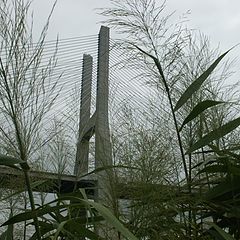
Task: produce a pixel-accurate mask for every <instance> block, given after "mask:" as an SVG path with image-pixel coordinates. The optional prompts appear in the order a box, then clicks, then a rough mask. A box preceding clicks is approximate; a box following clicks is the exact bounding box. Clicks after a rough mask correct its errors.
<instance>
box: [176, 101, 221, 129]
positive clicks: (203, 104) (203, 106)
mask: <svg viewBox="0 0 240 240" xmlns="http://www.w3.org/2000/svg"><path fill="white" fill-rule="evenodd" d="M221 103H224V102H220V101H213V100H205V101H202V102H200V103H198V104H197V105H196V106H195V107H194V108H193V110H192V111H191V112H190V113H189V114H188V116H187V117H186V118H185V120H184V121H183V123H182V126H181V127H180V129H179V131H181V130H182V128H183V127H184V126H185V125H186V124H187V123H189V122H190V121H192V120H193V119H194V118H196V117H197V116H198V115H200V114H201V113H202V112H203V111H205V110H206V109H208V108H210V107H213V106H216V105H218V104H221Z"/></svg>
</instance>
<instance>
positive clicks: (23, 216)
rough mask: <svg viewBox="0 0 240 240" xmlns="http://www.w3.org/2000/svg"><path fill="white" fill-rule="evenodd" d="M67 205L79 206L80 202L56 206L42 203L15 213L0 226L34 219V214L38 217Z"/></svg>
mask: <svg viewBox="0 0 240 240" xmlns="http://www.w3.org/2000/svg"><path fill="white" fill-rule="evenodd" d="M69 206H72V207H79V206H82V204H68V205H67V204H66V205H57V206H49V205H44V206H43V207H39V208H37V209H36V210H35V211H27V212H24V213H20V214H17V215H15V216H13V217H12V218H10V219H9V220H7V221H6V222H5V223H3V224H2V225H1V226H6V225H9V224H14V223H19V222H23V221H27V220H30V219H34V218H35V217H36V216H38V217H40V216H43V215H45V214H48V213H50V212H55V211H57V210H59V209H64V208H66V207H69Z"/></svg>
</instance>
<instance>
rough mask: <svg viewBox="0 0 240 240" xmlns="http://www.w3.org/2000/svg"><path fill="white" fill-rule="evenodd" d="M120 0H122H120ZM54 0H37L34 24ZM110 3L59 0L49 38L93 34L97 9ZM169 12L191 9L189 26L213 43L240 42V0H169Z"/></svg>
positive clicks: (226, 44) (42, 19) (39, 20)
mask: <svg viewBox="0 0 240 240" xmlns="http://www.w3.org/2000/svg"><path fill="white" fill-rule="evenodd" d="M120 1H121V0H120ZM158 1H159V2H161V1H160V0H157V1H156V2H158ZM53 2H54V0H35V1H34V3H33V8H34V12H35V24H36V26H37V27H38V26H40V25H41V24H43V22H44V19H46V17H47V14H48V12H49V11H50V8H51V5H52V4H53ZM108 6H110V0H58V2H57V6H56V9H55V11H54V14H53V17H52V21H51V27H50V30H49V38H51V39H53V38H55V37H56V35H57V33H59V35H60V37H61V38H68V37H75V36H81V35H91V34H96V33H97V32H98V28H99V24H96V23H97V22H98V21H100V20H101V19H102V17H101V16H99V15H97V13H96V10H95V8H99V7H108ZM167 9H168V11H169V12H171V11H175V10H176V14H177V15H181V14H182V13H184V12H186V11H187V10H190V11H191V14H190V15H189V22H188V25H189V26H190V27H193V28H195V29H199V30H200V31H202V32H203V33H206V34H207V35H208V36H210V38H211V39H212V41H213V43H214V44H216V43H219V42H220V43H221V46H222V48H229V47H231V46H233V45H235V44H237V43H238V42H240V31H239V29H240V11H239V9H240V2H239V0H201V1H199V0H167Z"/></svg>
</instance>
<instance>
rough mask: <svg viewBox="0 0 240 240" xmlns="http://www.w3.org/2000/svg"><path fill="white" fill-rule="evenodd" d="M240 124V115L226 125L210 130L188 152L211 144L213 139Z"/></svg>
mask: <svg viewBox="0 0 240 240" xmlns="http://www.w3.org/2000/svg"><path fill="white" fill-rule="evenodd" d="M239 125H240V117H239V118H236V119H234V120H232V121H230V122H228V123H226V124H225V125H223V126H221V127H219V128H217V129H215V130H213V131H211V132H209V133H208V134H207V135H205V136H204V137H203V138H201V139H200V140H199V141H197V142H196V143H194V144H193V145H192V146H191V147H190V148H189V150H188V151H187V152H186V154H190V153H192V152H194V151H195V150H197V149H199V148H202V147H204V146H206V145H208V144H210V143H211V142H212V141H214V140H217V139H219V138H221V137H223V136H225V135H226V134H228V133H230V132H231V131H233V130H234V129H235V128H237V127H238V126H239Z"/></svg>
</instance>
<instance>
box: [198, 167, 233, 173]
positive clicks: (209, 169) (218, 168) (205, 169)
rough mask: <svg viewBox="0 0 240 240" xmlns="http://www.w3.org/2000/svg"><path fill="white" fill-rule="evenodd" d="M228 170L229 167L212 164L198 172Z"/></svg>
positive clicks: (224, 171) (223, 171) (222, 171)
mask: <svg viewBox="0 0 240 240" xmlns="http://www.w3.org/2000/svg"><path fill="white" fill-rule="evenodd" d="M227 171H228V168H227V167H226V166H223V165H212V166H207V167H205V168H204V169H202V170H201V171H199V172H198V174H200V173H203V172H207V173H219V172H221V173H226V172H227Z"/></svg>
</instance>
